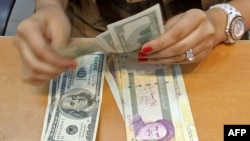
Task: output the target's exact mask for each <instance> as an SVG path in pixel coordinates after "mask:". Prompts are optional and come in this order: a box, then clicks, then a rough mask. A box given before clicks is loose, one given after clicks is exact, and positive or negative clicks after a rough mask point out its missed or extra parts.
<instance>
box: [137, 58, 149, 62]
mask: <svg viewBox="0 0 250 141" xmlns="http://www.w3.org/2000/svg"><path fill="white" fill-rule="evenodd" d="M138 61H139V62H146V61H148V59H147V58H138Z"/></svg>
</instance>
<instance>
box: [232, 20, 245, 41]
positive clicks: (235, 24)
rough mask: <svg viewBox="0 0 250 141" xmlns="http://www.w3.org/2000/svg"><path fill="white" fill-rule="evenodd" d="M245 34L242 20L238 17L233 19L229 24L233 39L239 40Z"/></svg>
mask: <svg viewBox="0 0 250 141" xmlns="http://www.w3.org/2000/svg"><path fill="white" fill-rule="evenodd" d="M244 32H245V24H244V19H243V18H242V17H240V16H238V17H235V18H234V19H233V20H232V23H231V34H232V37H233V38H234V39H237V40H238V39H240V38H241V37H242V36H243V34H244Z"/></svg>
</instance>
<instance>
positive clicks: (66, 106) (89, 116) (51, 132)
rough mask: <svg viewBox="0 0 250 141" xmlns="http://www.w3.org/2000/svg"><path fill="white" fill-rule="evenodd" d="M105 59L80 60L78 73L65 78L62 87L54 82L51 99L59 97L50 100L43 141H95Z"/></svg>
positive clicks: (67, 73) (96, 56)
mask: <svg viewBox="0 0 250 141" xmlns="http://www.w3.org/2000/svg"><path fill="white" fill-rule="evenodd" d="M105 58H106V55H105V54H103V53H100V52H96V53H93V54H88V55H85V56H82V57H79V58H77V64H78V65H77V68H76V69H68V70H66V71H65V72H63V73H62V74H61V76H60V82H59V85H58V81H55V80H52V81H51V87H50V93H52V92H53V93H52V94H50V96H52V95H55V96H54V98H53V99H54V100H52V98H50V100H49V101H50V102H51V103H49V104H50V105H49V108H48V109H49V110H47V112H46V117H47V118H45V119H46V120H47V121H45V122H44V123H45V124H46V125H44V129H43V131H44V132H45V133H43V135H42V139H41V140H42V141H65V140H66V141H95V137H96V132H97V126H98V121H99V114H100V108H101V107H100V106H101V101H102V92H103V81H104V67H105V60H106V59H105ZM54 92H55V94H54ZM52 102H53V103H52ZM50 106H52V107H50Z"/></svg>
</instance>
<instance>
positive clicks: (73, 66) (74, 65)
mask: <svg viewBox="0 0 250 141" xmlns="http://www.w3.org/2000/svg"><path fill="white" fill-rule="evenodd" d="M76 67H77V66H76V64H70V65H68V68H71V69H75V68H76Z"/></svg>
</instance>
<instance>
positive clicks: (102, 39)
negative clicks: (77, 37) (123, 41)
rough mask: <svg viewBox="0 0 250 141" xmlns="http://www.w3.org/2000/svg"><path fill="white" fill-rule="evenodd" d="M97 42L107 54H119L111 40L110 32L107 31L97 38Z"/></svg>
mask: <svg viewBox="0 0 250 141" xmlns="http://www.w3.org/2000/svg"><path fill="white" fill-rule="evenodd" d="M95 40H96V42H97V43H99V44H100V45H101V46H102V47H103V48H105V50H106V51H107V52H111V53H117V50H116V47H115V45H114V41H113V40H112V38H111V35H110V33H109V31H105V32H103V33H101V34H100V35H98V36H96V38H95Z"/></svg>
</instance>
